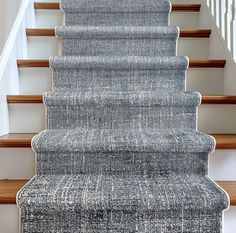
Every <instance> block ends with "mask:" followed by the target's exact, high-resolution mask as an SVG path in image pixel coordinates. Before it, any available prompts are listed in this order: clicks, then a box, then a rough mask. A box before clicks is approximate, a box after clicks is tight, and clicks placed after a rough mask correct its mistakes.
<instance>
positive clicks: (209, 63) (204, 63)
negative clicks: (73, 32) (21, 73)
mask: <svg viewBox="0 0 236 233" xmlns="http://www.w3.org/2000/svg"><path fill="white" fill-rule="evenodd" d="M225 64H226V60H190V61H189V68H224V67H225ZM17 65H18V67H19V68H27V67H49V60H37V59H35V60H33V59H19V60H17Z"/></svg>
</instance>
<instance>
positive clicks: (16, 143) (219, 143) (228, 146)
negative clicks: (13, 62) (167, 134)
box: [0, 133, 236, 150]
mask: <svg viewBox="0 0 236 233" xmlns="http://www.w3.org/2000/svg"><path fill="white" fill-rule="evenodd" d="M18 134H19V138H18V139H17V138H16V137H15V138H14V139H12V138H11V139H6V138H1V137H0V148H21V147H23V148H30V147H31V139H32V138H33V137H34V136H35V135H36V134H37V133H29V134H28V135H29V137H27V138H26V137H25V138H22V136H21V135H24V136H25V135H26V134H25V133H23V134H20V133H18ZM7 135H17V134H7ZM7 135H4V136H7ZM209 135H212V136H213V137H214V138H215V139H216V149H217V150H218V149H224V150H232V149H236V134H222V133H219V134H212V133H209ZM230 136H231V137H233V139H232V138H231V139H229V137H230ZM220 137H221V139H219V138H220ZM222 137H223V139H222ZM224 137H225V138H224ZM234 138H235V139H234Z"/></svg>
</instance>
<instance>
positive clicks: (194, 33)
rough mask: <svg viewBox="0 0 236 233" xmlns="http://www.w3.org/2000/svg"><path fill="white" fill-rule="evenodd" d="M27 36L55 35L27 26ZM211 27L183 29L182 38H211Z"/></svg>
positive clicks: (53, 30) (49, 30)
mask: <svg viewBox="0 0 236 233" xmlns="http://www.w3.org/2000/svg"><path fill="white" fill-rule="evenodd" d="M26 35H27V36H49V37H51V36H52V37H55V29H53V28H26ZM210 35H211V30H210V29H181V30H180V38H209V37H210Z"/></svg>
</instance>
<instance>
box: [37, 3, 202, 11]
mask: <svg viewBox="0 0 236 233" xmlns="http://www.w3.org/2000/svg"><path fill="white" fill-rule="evenodd" d="M34 8H35V9H37V10H59V9H60V4H59V3H57V2H35V3H34ZM200 8H201V5H200V4H173V5H172V11H174V12H199V11H200Z"/></svg>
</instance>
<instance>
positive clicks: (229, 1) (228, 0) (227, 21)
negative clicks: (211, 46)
mask: <svg viewBox="0 0 236 233" xmlns="http://www.w3.org/2000/svg"><path fill="white" fill-rule="evenodd" d="M231 4H232V0H226V2H225V8H226V10H225V40H226V44H227V47H228V48H229V49H230V47H231V44H230V41H231V39H230V35H231V33H230V31H231V30H230V29H231V27H230V21H231V18H232V16H231V15H232V12H231Z"/></svg>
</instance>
